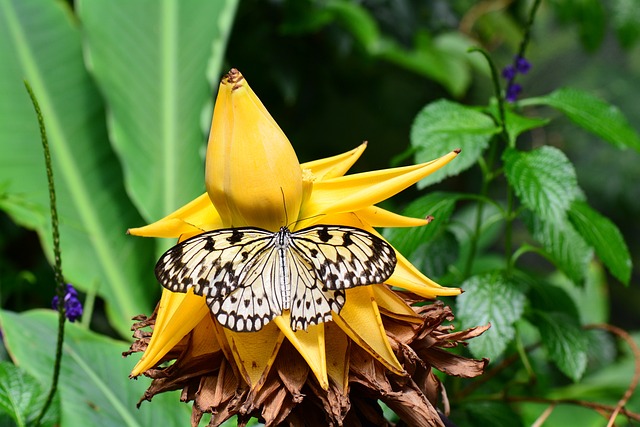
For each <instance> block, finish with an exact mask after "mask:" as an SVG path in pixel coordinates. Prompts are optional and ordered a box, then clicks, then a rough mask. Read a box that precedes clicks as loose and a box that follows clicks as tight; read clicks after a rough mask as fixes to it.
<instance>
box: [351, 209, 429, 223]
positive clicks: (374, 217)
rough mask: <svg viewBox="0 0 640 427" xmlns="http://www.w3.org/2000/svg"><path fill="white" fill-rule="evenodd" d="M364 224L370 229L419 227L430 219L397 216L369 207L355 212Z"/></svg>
mask: <svg viewBox="0 0 640 427" xmlns="http://www.w3.org/2000/svg"><path fill="white" fill-rule="evenodd" d="M355 214H356V215H358V217H359V218H360V219H362V220H363V221H364V222H367V223H369V225H371V226H372V227H420V226H423V225H427V224H429V222H431V219H420V218H411V217H409V216H404V215H398V214H396V213H393V212H390V211H388V210H385V209H382V208H379V207H377V206H369V207H367V208H364V209H360V210H359V211H356V212H355Z"/></svg>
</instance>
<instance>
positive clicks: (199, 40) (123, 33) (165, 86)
mask: <svg viewBox="0 0 640 427" xmlns="http://www.w3.org/2000/svg"><path fill="white" fill-rule="evenodd" d="M236 5H237V0H225V1H214V2H179V1H175V0H163V1H155V0H151V1H149V0H147V1H134V2H131V1H126V0H119V1H116V0H113V1H106V2H100V1H98V2H96V1H85V0H80V1H77V2H76V6H77V11H78V14H79V17H80V20H81V21H82V28H83V34H84V36H85V51H84V52H85V54H86V55H87V61H88V64H89V65H90V69H91V71H92V74H93V75H94V77H95V78H96V81H97V82H98V84H99V85H100V87H101V90H102V93H103V95H104V96H105V98H106V102H107V105H108V108H109V112H110V120H109V123H108V124H109V131H110V136H111V142H112V143H113V145H114V148H115V149H116V151H117V152H118V154H119V156H120V160H121V162H122V165H123V169H124V176H125V183H126V185H127V190H128V193H129V195H130V196H131V198H132V200H133V201H134V203H135V204H136V206H137V207H138V210H139V211H140V212H142V213H143V216H144V218H145V220H146V221H147V222H153V221H156V220H158V219H160V218H162V217H164V216H165V215H168V214H169V213H171V212H173V211H174V210H176V209H177V208H179V207H180V206H182V205H184V204H186V203H187V202H189V201H191V200H192V199H194V198H196V197H197V196H198V195H200V194H202V192H203V191H204V180H203V174H204V169H203V166H202V165H203V159H202V151H203V149H204V146H205V141H206V136H205V134H204V132H203V130H202V129H201V127H200V117H201V115H202V112H203V110H204V108H205V106H206V105H207V104H209V106H210V102H211V101H210V100H211V87H210V85H209V82H208V80H207V72H210V73H212V74H213V76H215V77H214V80H215V81H216V82H217V81H218V79H219V76H220V66H221V62H222V56H223V52H224V49H225V46H226V40H227V35H228V33H229V30H230V27H231V23H232V22H233V16H234V11H235V8H236ZM114 28H117V29H118V30H117V31H114ZM210 60H211V61H212V63H211V64H210V65H211V66H212V69H209V70H207V67H208V65H209V61H210ZM132 225H134V224H132Z"/></svg>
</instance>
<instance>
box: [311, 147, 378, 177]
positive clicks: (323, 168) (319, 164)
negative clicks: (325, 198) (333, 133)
mask: <svg viewBox="0 0 640 427" xmlns="http://www.w3.org/2000/svg"><path fill="white" fill-rule="evenodd" d="M365 148H367V143H366V142H363V143H362V144H360V145H359V146H358V147H356V148H354V149H353V150H351V151H347V152H346V153H342V154H338V155H337V156H333V157H327V158H325V159H319V160H313V161H311V162H307V163H303V164H302V165H300V166H301V167H302V169H303V170H304V169H308V170H309V171H310V172H311V173H312V174H313V175H314V177H315V179H316V180H318V181H320V180H323V179H328V178H335V177H338V176H342V175H344V174H345V173H347V171H348V170H349V169H350V168H351V166H353V164H354V163H355V162H356V161H357V160H358V159H359V158H360V156H361V155H362V153H363V152H364V150H365Z"/></svg>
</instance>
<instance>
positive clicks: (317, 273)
mask: <svg viewBox="0 0 640 427" xmlns="http://www.w3.org/2000/svg"><path fill="white" fill-rule="evenodd" d="M395 264H396V256H395V252H394V250H393V248H392V247H391V246H390V245H389V244H388V243H386V242H385V241H383V240H382V239H380V238H379V237H376V236H375V235H373V234H371V233H369V232H367V231H364V230H360V229H358V228H354V227H346V226H332V225H318V226H313V227H309V228H305V229H303V230H299V231H296V232H294V233H291V232H290V231H289V230H288V229H287V228H286V227H283V228H282V229H281V230H280V231H279V232H277V233H273V232H270V231H267V230H263V229H259V228H252V227H242V228H230V229H222V230H214V231H209V232H205V233H203V234H200V235H198V236H196V237H193V238H191V239H188V240H185V241H184V242H182V243H179V244H178V245H176V246H174V247H173V248H171V249H169V250H168V251H167V252H166V253H165V254H164V255H163V256H162V257H161V258H160V260H159V261H158V264H157V265H156V276H157V278H158V280H159V281H160V283H162V285H163V286H164V287H166V288H168V289H170V290H172V291H174V292H187V291H188V290H189V289H191V288H193V291H194V293H196V294H197V295H203V296H205V297H206V301H207V304H208V305H209V307H210V308H211V312H212V313H213V314H214V315H215V316H216V319H217V320H218V321H219V322H220V323H221V324H222V325H223V326H225V327H227V328H229V329H232V330H234V331H257V330H260V329H261V328H262V327H263V326H264V325H265V324H267V323H268V322H270V321H271V320H272V319H273V318H274V317H276V316H278V315H281V314H282V312H283V310H286V309H289V310H290V316H291V327H292V329H293V330H297V329H307V327H308V326H309V325H316V324H319V323H322V322H326V321H328V320H331V312H332V311H333V312H335V313H339V312H340V310H341V309H342V307H343V305H344V303H345V293H344V290H345V289H348V288H351V287H354V286H361V285H368V284H374V283H382V282H384V281H385V280H386V279H388V278H389V276H391V274H392V273H393V269H394V267H395Z"/></svg>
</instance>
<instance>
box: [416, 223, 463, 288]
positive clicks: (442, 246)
mask: <svg viewBox="0 0 640 427" xmlns="http://www.w3.org/2000/svg"><path fill="white" fill-rule="evenodd" d="M459 257H460V247H459V245H458V241H457V240H456V238H455V237H454V235H453V234H452V233H450V232H448V231H445V232H444V233H440V234H438V235H437V236H436V237H435V238H434V239H432V240H429V241H428V242H426V243H424V244H422V245H420V246H418V248H417V249H416V250H415V251H414V252H413V253H412V254H411V256H410V257H408V259H409V260H410V261H411V263H412V264H413V265H414V266H415V267H417V268H418V269H419V270H420V271H422V272H423V273H424V274H426V275H427V277H430V278H432V279H439V278H441V277H442V276H444V275H445V274H447V272H448V271H449V269H450V268H451V266H452V265H454V264H455V262H456V261H457V260H458V259H459Z"/></svg>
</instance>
